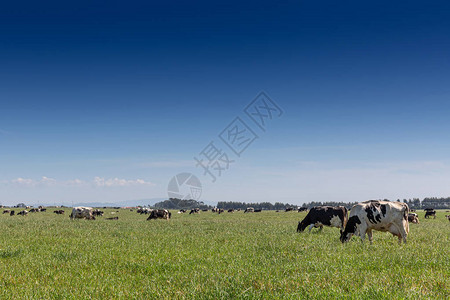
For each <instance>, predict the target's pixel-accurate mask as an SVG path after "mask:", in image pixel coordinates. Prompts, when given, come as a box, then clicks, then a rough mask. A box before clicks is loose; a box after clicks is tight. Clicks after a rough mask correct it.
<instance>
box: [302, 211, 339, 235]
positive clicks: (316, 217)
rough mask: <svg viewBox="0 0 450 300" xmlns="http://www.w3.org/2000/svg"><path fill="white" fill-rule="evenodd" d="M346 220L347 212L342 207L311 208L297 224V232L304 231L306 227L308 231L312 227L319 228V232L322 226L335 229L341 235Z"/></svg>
mask: <svg viewBox="0 0 450 300" xmlns="http://www.w3.org/2000/svg"><path fill="white" fill-rule="evenodd" d="M347 220H348V212H347V208H345V207H344V206H337V207H334V206H315V207H313V208H311V210H310V211H309V213H308V214H307V215H306V217H305V218H304V219H303V220H302V221H301V222H298V226H297V232H301V231H304V230H305V229H306V227H308V226H309V231H311V229H312V228H313V227H320V230H322V228H323V225H325V226H330V227H337V228H339V229H340V230H341V233H342V232H343V231H344V228H345V225H346V224H347Z"/></svg>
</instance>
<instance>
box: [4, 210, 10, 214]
mask: <svg viewBox="0 0 450 300" xmlns="http://www.w3.org/2000/svg"><path fill="white" fill-rule="evenodd" d="M10 212H11V210H10V209H5V210H4V211H3V214H9V213H10Z"/></svg>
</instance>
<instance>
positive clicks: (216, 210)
mask: <svg viewBox="0 0 450 300" xmlns="http://www.w3.org/2000/svg"><path fill="white" fill-rule="evenodd" d="M211 211H212V212H213V213H215V212H219V209H218V208H217V207H214V208H213V209H211Z"/></svg>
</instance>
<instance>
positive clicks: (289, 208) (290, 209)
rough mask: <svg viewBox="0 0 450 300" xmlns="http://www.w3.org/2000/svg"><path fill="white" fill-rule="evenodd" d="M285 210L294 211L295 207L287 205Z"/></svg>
mask: <svg viewBox="0 0 450 300" xmlns="http://www.w3.org/2000/svg"><path fill="white" fill-rule="evenodd" d="M284 211H285V212H288V211H294V208H293V207H286V208H285V209H284Z"/></svg>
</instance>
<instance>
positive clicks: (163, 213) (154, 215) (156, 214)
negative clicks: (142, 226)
mask: <svg viewBox="0 0 450 300" xmlns="http://www.w3.org/2000/svg"><path fill="white" fill-rule="evenodd" d="M170 217H172V213H171V212H170V211H168V210H167V209H154V210H152V212H151V213H150V216H149V217H148V218H147V221H148V220H152V219H166V220H169V219H170Z"/></svg>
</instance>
